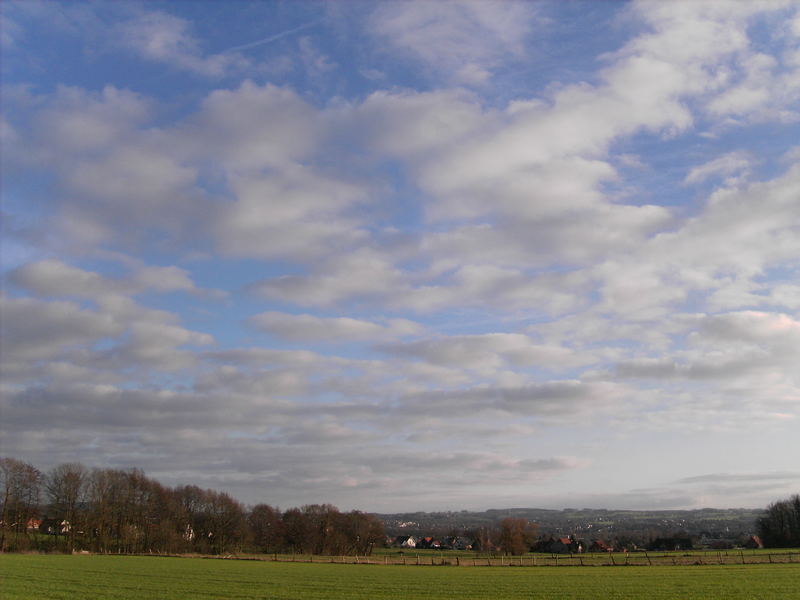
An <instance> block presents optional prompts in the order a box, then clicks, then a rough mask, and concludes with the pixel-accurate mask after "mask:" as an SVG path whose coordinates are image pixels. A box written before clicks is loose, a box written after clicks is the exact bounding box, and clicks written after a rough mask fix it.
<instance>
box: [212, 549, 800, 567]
mask: <svg viewBox="0 0 800 600" xmlns="http://www.w3.org/2000/svg"><path fill="white" fill-rule="evenodd" d="M226 558H244V557H234V556H229V557H226ZM247 558H248V559H250V560H266V561H277V562H305V563H334V564H365V565H367V564H369V565H405V566H457V567H623V566H645V567H646V566H687V565H753V564H781V563H783V564H787V563H800V551H799V552H774V553H773V552H757V553H750V552H744V551H742V552H738V551H730V550H728V551H722V552H697V553H692V552H686V553H681V552H667V553H652V552H631V553H626V554H623V553H609V554H572V555H569V554H535V555H532V554H528V555H525V556H494V557H487V556H475V557H469V556H463V555H460V556H448V555H447V554H446V553H442V554H436V555H431V554H424V555H414V554H406V555H403V556H396V555H395V556H390V555H383V556H381V555H377V556H312V555H309V554H302V555H301V554H295V555H287V554H273V555H260V556H251V557H247Z"/></svg>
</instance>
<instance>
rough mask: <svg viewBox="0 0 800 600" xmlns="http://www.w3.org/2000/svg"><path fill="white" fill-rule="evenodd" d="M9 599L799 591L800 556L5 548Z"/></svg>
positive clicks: (0, 572)
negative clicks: (379, 556)
mask: <svg viewBox="0 0 800 600" xmlns="http://www.w3.org/2000/svg"><path fill="white" fill-rule="evenodd" d="M0 577H2V588H3V598H4V600H23V599H25V600H27V599H29V598H41V599H43V600H72V599H76V598H97V599H106V598H107V599H113V600H128V599H130V600H133V599H136V600H140V599H142V600H146V599H155V598H159V599H184V598H185V599H189V598H231V599H234V598H235V599H239V600H250V599H253V600H255V599H275V600H283V599H286V600H288V599H297V598H303V599H312V600H313V599H337V598H342V599H344V598H348V599H349V598H353V599H362V598H363V599H367V598H369V599H375V600H381V599H384V598H386V599H389V598H392V599H395V598H397V597H400V596H404V597H417V596H431V595H434V596H435V597H437V598H473V599H481V598H486V599H489V598H491V599H493V600H494V599H510V600H513V599H517V598H519V599H522V598H525V599H531V598H563V599H584V598H586V599H588V598H599V597H603V598H612V599H619V600H627V599H634V598H649V599H659V598H663V599H667V598H670V599H671V598H684V599H698V598H714V599H731V600H738V599H742V600H744V599H750V598H758V599H767V600H768V599H770V598H775V599H782V600H783V599H789V598H800V591H798V590H799V589H800V587H799V586H798V582H800V564H798V563H794V564H752V565H751V564H748V565H702V566H663V567H662V566H648V567H636V566H629V567H616V568H615V567H584V568H580V567H574V568H572V567H537V568H513V567H506V568H498V567H481V566H477V567H469V568H458V567H446V566H442V567H431V566H428V567H403V566H383V565H341V564H330V563H319V564H309V563H300V562H297V563H284V562H263V561H235V560H210V559H201V558H166V557H142V556H99V555H77V556H70V555H51V556H45V555H3V556H0Z"/></svg>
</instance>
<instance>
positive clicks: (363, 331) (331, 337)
mask: <svg viewBox="0 0 800 600" xmlns="http://www.w3.org/2000/svg"><path fill="white" fill-rule="evenodd" d="M250 323H251V324H252V325H254V326H255V327H257V328H258V329H261V330H263V331H265V332H267V333H269V334H272V335H275V336H277V337H279V338H281V339H285V340H289V341H293V342H314V341H328V342H333V341H348V340H354V341H359V340H384V339H393V338H398V337H408V336H416V335H419V334H420V333H422V332H423V328H422V327H421V326H420V325H419V324H418V323H414V322H413V321H409V320H407V319H386V320H385V322H384V323H375V322H372V321H364V320H360V319H351V318H349V317H317V316H314V315H309V314H302V315H292V314H287V313H279V312H274V311H270V312H265V313H261V314H259V315H256V316H254V317H252V318H251V319H250Z"/></svg>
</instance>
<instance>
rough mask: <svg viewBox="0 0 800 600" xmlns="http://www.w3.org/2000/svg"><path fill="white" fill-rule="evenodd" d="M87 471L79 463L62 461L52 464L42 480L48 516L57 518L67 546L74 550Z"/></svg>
mask: <svg viewBox="0 0 800 600" xmlns="http://www.w3.org/2000/svg"><path fill="white" fill-rule="evenodd" d="M88 481H89V473H88V471H87V470H86V467H84V466H83V465H82V464H79V463H64V464H61V465H58V466H57V467H54V468H53V469H52V470H51V471H50V472H49V473H48V474H47V477H46V479H45V489H46V491H47V497H48V500H49V502H50V504H49V511H50V514H51V516H53V517H55V518H56V519H58V520H59V521H60V522H61V523H62V524H61V525H60V527H61V529H60V533H66V534H67V539H68V540H69V547H70V549H72V550H74V549H75V543H76V540H77V537H78V535H80V533H79V532H82V530H83V526H84V523H83V518H82V517H83V514H84V512H85V508H86V492H87V489H88V488H87V483H88Z"/></svg>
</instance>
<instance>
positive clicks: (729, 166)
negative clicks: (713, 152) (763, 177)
mask: <svg viewBox="0 0 800 600" xmlns="http://www.w3.org/2000/svg"><path fill="white" fill-rule="evenodd" d="M753 162H754V158H753V156H751V155H750V154H749V153H747V152H741V151H737V152H728V153H727V154H723V155H722V156H720V157H718V158H715V159H713V160H711V161H709V162H707V163H705V164H702V165H699V166H697V167H693V168H692V170H691V171H689V174H688V175H687V176H686V179H684V183H700V182H703V181H705V180H706V179H708V178H710V177H715V176H720V175H721V176H725V177H726V178H727V179H726V184H733V183H736V182H737V181H738V180H740V178H744V177H747V175H748V173H749V171H750V168H751V166H752V165H753ZM735 175H738V177H735Z"/></svg>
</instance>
